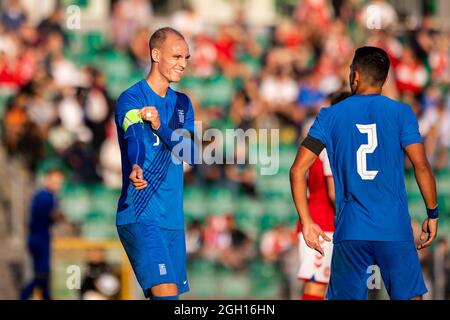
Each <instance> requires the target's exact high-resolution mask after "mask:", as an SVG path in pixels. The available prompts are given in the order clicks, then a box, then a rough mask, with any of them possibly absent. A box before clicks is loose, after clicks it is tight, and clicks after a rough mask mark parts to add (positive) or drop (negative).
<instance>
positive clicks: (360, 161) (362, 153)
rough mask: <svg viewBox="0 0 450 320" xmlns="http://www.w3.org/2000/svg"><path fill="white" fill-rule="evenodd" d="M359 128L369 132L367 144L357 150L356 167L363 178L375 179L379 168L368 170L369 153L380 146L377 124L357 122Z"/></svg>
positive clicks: (366, 132) (362, 131)
mask: <svg viewBox="0 0 450 320" xmlns="http://www.w3.org/2000/svg"><path fill="white" fill-rule="evenodd" d="M356 127H358V130H359V131H360V132H361V133H363V134H367V144H362V145H361V146H360V147H359V149H358V151H357V152H356V167H357V170H358V174H359V175H360V176H361V179H363V180H373V179H375V177H376V176H377V173H378V170H367V154H368V153H373V152H374V151H375V149H376V148H377V146H378V140H377V124H376V123H372V124H357V125H356Z"/></svg>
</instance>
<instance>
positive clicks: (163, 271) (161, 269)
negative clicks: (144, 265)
mask: <svg viewBox="0 0 450 320" xmlns="http://www.w3.org/2000/svg"><path fill="white" fill-rule="evenodd" d="M159 274H160V275H161V276H164V275H166V274H167V270H166V265H165V264H164V263H161V264H159Z"/></svg>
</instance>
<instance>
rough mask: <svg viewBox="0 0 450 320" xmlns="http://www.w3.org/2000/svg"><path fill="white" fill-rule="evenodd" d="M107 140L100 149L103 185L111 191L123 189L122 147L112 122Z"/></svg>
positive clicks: (108, 128) (108, 129)
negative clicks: (120, 155)
mask: <svg viewBox="0 0 450 320" xmlns="http://www.w3.org/2000/svg"><path fill="white" fill-rule="evenodd" d="M106 131H107V133H106V139H105V141H104V142H103V144H102V146H101V148H100V166H101V168H102V172H101V176H102V178H103V183H104V184H105V185H106V186H107V187H108V188H111V189H120V188H121V187H122V163H121V160H120V157H119V156H118V155H119V154H120V147H119V143H118V140H117V131H116V128H115V125H114V121H110V122H109V125H108V127H107V130H106Z"/></svg>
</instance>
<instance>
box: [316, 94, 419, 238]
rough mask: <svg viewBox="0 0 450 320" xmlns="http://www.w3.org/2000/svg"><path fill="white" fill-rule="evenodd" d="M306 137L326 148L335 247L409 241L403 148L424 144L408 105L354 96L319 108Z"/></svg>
mask: <svg viewBox="0 0 450 320" xmlns="http://www.w3.org/2000/svg"><path fill="white" fill-rule="evenodd" d="M309 135H310V136H312V137H313V138H316V139H318V140H320V141H321V142H322V143H323V144H324V145H325V146H326V149H327V152H328V157H329V160H330V165H331V168H332V171H333V177H334V183H335V192H336V217H335V226H336V231H335V234H334V237H333V239H334V242H335V243H338V242H340V241H343V240H368V241H411V240H413V233H412V228H411V218H410V216H409V213H408V203H407V195H406V189H405V182H404V150H403V149H404V148H405V147H406V146H408V145H410V144H413V143H417V142H423V140H422V138H421V136H420V133H419V129H418V123H417V119H416V116H415V115H414V113H413V112H412V110H411V108H410V107H409V106H408V105H405V104H402V103H399V102H396V101H394V100H391V99H389V98H387V97H385V96H383V95H376V94H375V95H353V96H351V97H349V98H347V99H345V100H343V101H341V102H340V103H338V104H336V105H334V106H332V107H329V108H323V109H322V110H321V111H320V113H319V115H318V116H317V118H316V120H315V122H314V124H313V126H312V127H311V129H310V131H309Z"/></svg>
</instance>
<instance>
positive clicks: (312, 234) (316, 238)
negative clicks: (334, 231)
mask: <svg viewBox="0 0 450 320" xmlns="http://www.w3.org/2000/svg"><path fill="white" fill-rule="evenodd" d="M302 233H303V238H304V239H305V242H306V244H307V246H308V247H310V248H311V249H314V250H316V251H317V252H319V253H320V254H321V255H322V256H323V255H325V254H324V251H323V248H322V247H321V246H320V237H322V238H323V239H324V240H325V241H331V239H330V238H329V237H328V236H327V235H326V234H325V232H323V230H322V228H320V226H319V225H317V224H315V223H312V224H308V225H304V226H303V232H302Z"/></svg>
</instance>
